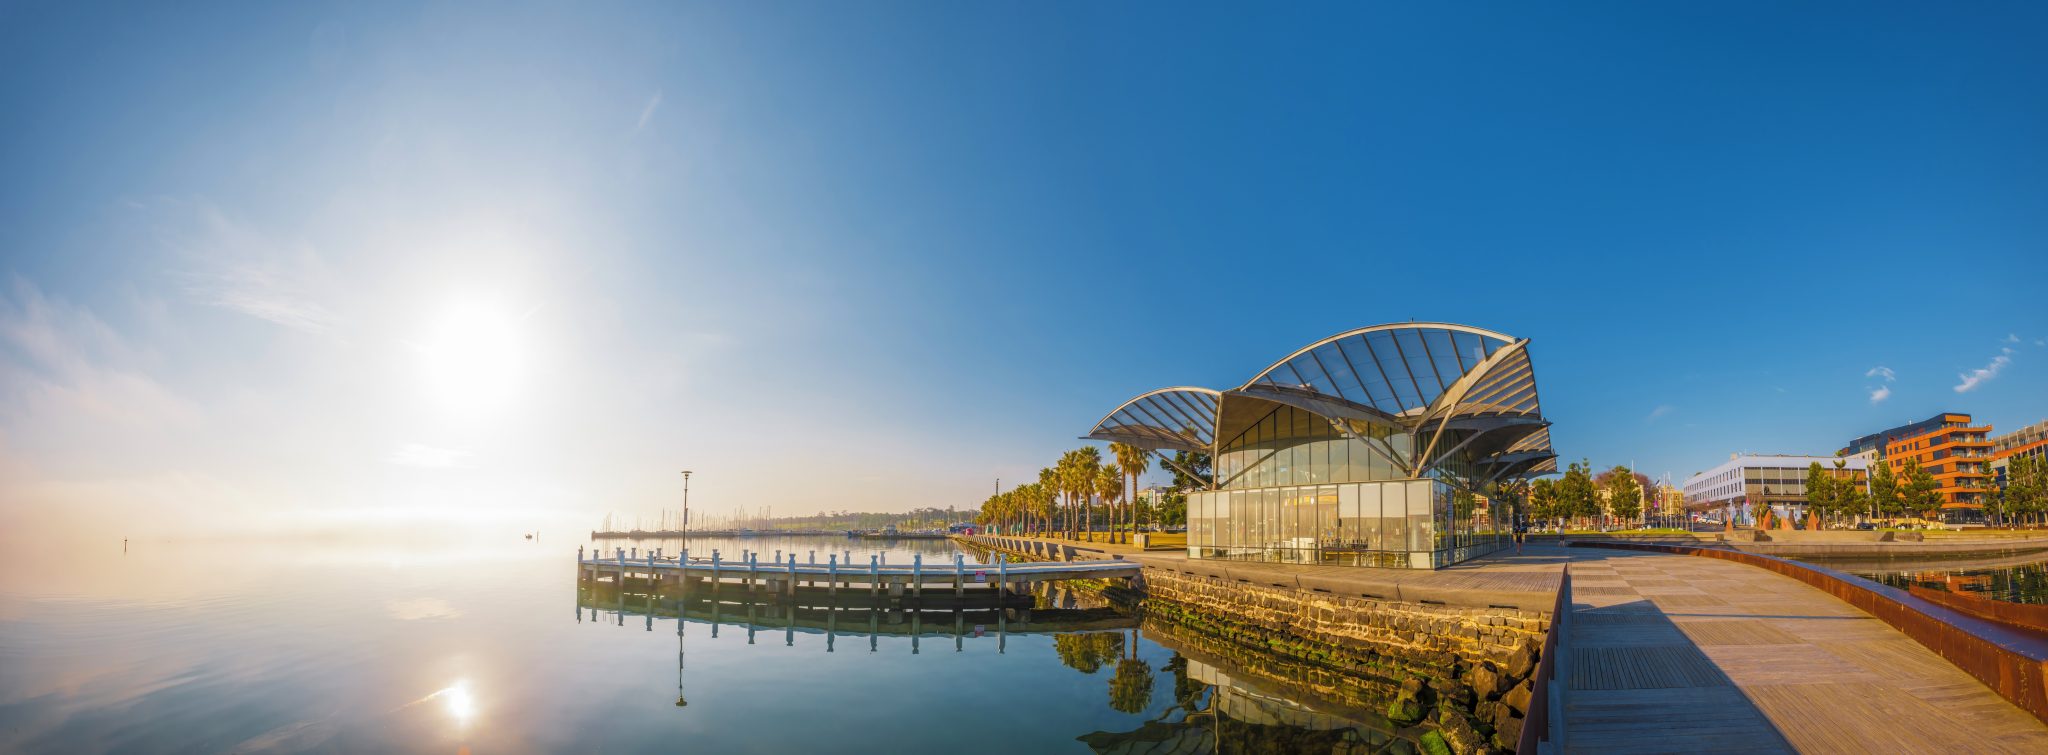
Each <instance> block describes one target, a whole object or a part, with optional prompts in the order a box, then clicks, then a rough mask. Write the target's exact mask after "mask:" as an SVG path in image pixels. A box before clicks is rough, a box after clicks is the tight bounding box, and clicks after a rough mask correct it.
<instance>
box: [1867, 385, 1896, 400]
mask: <svg viewBox="0 0 2048 755" xmlns="http://www.w3.org/2000/svg"><path fill="white" fill-rule="evenodd" d="M1891 397H1892V387H1891V386H1889V385H1880V386H1878V387H1876V388H1872V389H1870V403H1873V404H1876V403H1882V402H1883V401H1884V400H1885V399H1888V398H1891Z"/></svg>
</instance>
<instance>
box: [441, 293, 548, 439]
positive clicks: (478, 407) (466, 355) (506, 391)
mask: <svg viewBox="0 0 2048 755" xmlns="http://www.w3.org/2000/svg"><path fill="white" fill-rule="evenodd" d="M522 320H523V318H522V317H521V316H520V315H519V314H518V313H516V312H514V311H512V310H511V309H510V308H509V307H506V306H504V305H503V304H502V303H500V302H497V301H494V300H491V299H488V298H482V297H459V298H455V299H452V300H450V301H449V302H448V303H447V304H445V305H444V306H443V307H442V308H441V309H440V310H439V311H438V312H437V313H435V314H434V316H432V317H430V318H428V326H427V330H426V333H425V337H424V338H423V339H422V340H420V341H419V342H417V343H416V344H414V346H415V348H416V350H417V351H418V352H419V355H420V367H421V378H422V383H423V386H424V388H425V390H426V393H427V395H428V397H429V399H430V400H431V401H432V402H433V403H434V405H435V406H437V407H440V408H442V409H445V410H448V411H452V412H457V413H464V414H473V413H479V412H489V411H492V410H496V409H501V408H503V407H504V406H506V405H507V404H509V403H510V402H511V401H512V400H513V399H514V398H515V397H516V396H517V394H518V391H519V386H520V384H521V382H522V380H523V379H524V377H525V371H526V353H525V344H524V339H523V338H522V337H521V328H520V326H521V324H522Z"/></svg>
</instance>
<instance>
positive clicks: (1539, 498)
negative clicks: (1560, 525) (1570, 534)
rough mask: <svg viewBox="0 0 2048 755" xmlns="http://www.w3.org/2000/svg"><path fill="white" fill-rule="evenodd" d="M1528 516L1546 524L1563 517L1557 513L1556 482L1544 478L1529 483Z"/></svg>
mask: <svg viewBox="0 0 2048 755" xmlns="http://www.w3.org/2000/svg"><path fill="white" fill-rule="evenodd" d="M1529 514H1530V516H1533V517H1535V518H1537V519H1540V520H1543V521H1546V522H1555V521H1556V520H1558V519H1561V518H1563V517H1564V515H1563V514H1561V513H1558V505H1557V481H1555V480H1552V479H1550V478H1548V477H1544V478H1540V479H1538V480H1536V481H1535V482H1532V483H1529Z"/></svg>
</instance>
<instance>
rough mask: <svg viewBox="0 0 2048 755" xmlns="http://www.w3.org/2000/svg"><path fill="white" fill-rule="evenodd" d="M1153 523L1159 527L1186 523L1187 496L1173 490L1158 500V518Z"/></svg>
mask: <svg viewBox="0 0 2048 755" xmlns="http://www.w3.org/2000/svg"><path fill="white" fill-rule="evenodd" d="M1153 521H1155V522H1158V523H1159V524H1160V525H1162V526H1164V525H1176V524H1177V525H1182V526H1185V525H1186V524H1187V523H1188V494H1186V493H1183V492H1181V491H1178V490H1175V491H1170V492H1168V493H1166V494H1165V495H1164V496H1161V497H1160V499H1159V516H1158V517H1157V518H1155V519H1153Z"/></svg>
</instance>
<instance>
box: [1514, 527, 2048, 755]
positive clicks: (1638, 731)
mask: <svg viewBox="0 0 2048 755" xmlns="http://www.w3.org/2000/svg"><path fill="white" fill-rule="evenodd" d="M1532 550H1536V549H1535V548H1532ZM1541 550H1561V551H1569V558H1570V561H1571V565H1572V566H1571V570H1572V597H1573V603H1574V606H1573V611H1572V617H1571V620H1570V622H1568V623H1569V625H1570V627H1571V629H1570V631H1569V635H1570V636H1569V637H1566V638H1563V639H1564V641H1566V642H1568V643H1569V644H1570V652H1569V653H1568V657H1569V658H1570V659H1571V668H1570V669H1569V670H1568V671H1567V674H1568V676H1567V678H1568V679H1569V680H1570V691H1569V692H1567V693H1566V696H1565V699H1566V705H1565V711H1564V719H1565V743H1566V749H1567V751H1569V752H1706V751H1737V750H1739V751H1743V752H1792V751H1796V752H1855V753H1868V752H1983V753H1988V752H2012V753H2041V752H2048V725H2043V724H2042V722H2041V721H2040V720H2038V719H2036V718H2034V717H2033V716H2031V715H2028V714H2027V713H2026V712H2025V711H2022V710H2020V709H2019V708H2018V707H2016V706H2014V705H2013V704H2012V703H2010V702H2007V701H2006V700H2005V699H2004V698H2001V697H1999V696H1998V694H1997V693H1995V692H1993V691H1992V690H1991V689H1989V688H1987V687H1985V686H1984V685H1983V684H1981V683H1979V682H1978V681H1977V680H1976V679H1974V678H1971V677H1970V675H1969V674H1966V673H1964V672H1963V671H1962V670H1960V669H1958V668H1956V667H1955V666H1954V665H1952V664H1950V663H1949V662H1948V661H1946V660H1943V659H1942V658H1941V657H1940V656H1938V655H1935V654H1934V652H1932V651H1930V650H1928V649H1927V648H1926V647H1923V646H1922V645H1920V643H1918V642H1915V641H1913V640H1912V639H1910V638H1908V637H1906V636H1905V635H1904V634H1902V633H1900V632H1899V631H1898V630H1896V629H1893V628H1892V627H1891V626H1889V625H1887V624H1885V623H1884V622H1882V621H1879V620H1878V619H1876V618H1874V617H1872V616H1870V615H1869V614H1867V613H1864V612H1863V611H1860V610H1858V609H1856V608H1854V607H1852V606H1850V605H1848V604H1846V603H1843V602H1842V601H1840V600H1837V599H1835V598H1834V597H1833V596H1831V595H1829V594H1827V593H1825V592H1822V591H1820V590H1817V589H1814V588H1812V587H1809V586H1807V585H1805V584H1803V583H1801V582H1798V581H1796V580H1793V579H1790V578H1787V577H1783V576H1780V575H1777V574H1774V573H1771V572H1768V571H1765V570H1763V569H1758V568H1754V567H1750V566H1745V565H1742V564H1737V563H1731V562H1727V561H1721V560H1718V559H1710V558H1698V557H1693V556H1682V555H1668V554H1657V553H1639V552H1628V551H1611V550H1603V549H1598V548H1570V549H1564V548H1556V547H1554V546H1546V547H1542V548H1541Z"/></svg>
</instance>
